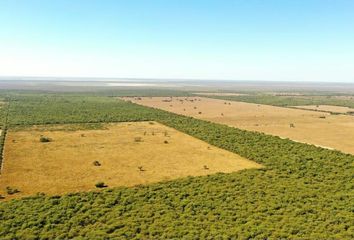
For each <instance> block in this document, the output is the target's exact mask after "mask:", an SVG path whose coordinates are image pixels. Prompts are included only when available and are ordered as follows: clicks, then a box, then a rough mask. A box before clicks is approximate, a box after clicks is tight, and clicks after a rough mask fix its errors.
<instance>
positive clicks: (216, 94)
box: [193, 92, 248, 96]
mask: <svg viewBox="0 0 354 240" xmlns="http://www.w3.org/2000/svg"><path fill="white" fill-rule="evenodd" d="M193 94H197V95H205V96H245V95H248V94H245V93H226V92H196V93H193Z"/></svg>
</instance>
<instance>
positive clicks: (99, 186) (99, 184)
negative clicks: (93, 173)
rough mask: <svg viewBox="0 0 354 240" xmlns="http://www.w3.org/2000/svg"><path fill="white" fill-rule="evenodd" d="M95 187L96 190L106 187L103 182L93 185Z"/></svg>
mask: <svg viewBox="0 0 354 240" xmlns="http://www.w3.org/2000/svg"><path fill="white" fill-rule="evenodd" d="M95 186H96V188H105V187H107V185H106V184H104V182H98V183H96V184H95Z"/></svg>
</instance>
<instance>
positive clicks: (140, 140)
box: [134, 137, 143, 142]
mask: <svg viewBox="0 0 354 240" xmlns="http://www.w3.org/2000/svg"><path fill="white" fill-rule="evenodd" d="M142 141H143V140H142V139H141V137H135V138H134V142H142Z"/></svg>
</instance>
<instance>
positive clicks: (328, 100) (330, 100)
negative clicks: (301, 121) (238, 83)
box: [207, 94, 354, 108]
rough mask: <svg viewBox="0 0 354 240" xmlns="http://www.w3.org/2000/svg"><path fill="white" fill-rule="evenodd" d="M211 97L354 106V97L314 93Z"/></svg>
mask: <svg viewBox="0 0 354 240" xmlns="http://www.w3.org/2000/svg"><path fill="white" fill-rule="evenodd" d="M207 97H210V98H216V99H223V100H230V101H240V102H248V103H257V104H267V105H273V106H280V107H289V106H301V105H333V106H343V107H351V108H354V96H353V99H341V98H337V97H336V96H332V95H325V96H321V95H313V96H309V95H307V96H275V95H266V94H252V95H241V96H207Z"/></svg>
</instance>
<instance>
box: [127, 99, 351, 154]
mask: <svg viewBox="0 0 354 240" xmlns="http://www.w3.org/2000/svg"><path fill="white" fill-rule="evenodd" d="M125 99H126V100H131V101H133V102H135V103H138V104H141V105H144V106H149V107H154V108H160V109H163V110H166V111H171V112H174V113H178V114H183V115H187V116H192V117H195V118H199V119H203V120H208V121H212V122H217V123H222V124H227V125H229V126H233V127H237V128H241V129H245V130H250V131H258V132H263V133H267V134H271V135H275V136H280V137H282V138H290V139H292V140H295V141H299V142H304V143H308V144H314V145H317V146H321V147H324V148H329V149H337V150H340V151H343V152H346V153H354V118H353V117H352V116H345V115H331V114H329V113H323V112H316V111H307V110H299V109H290V108H282V107H275V106H268V105H261V104H252V103H244V102H235V101H226V100H219V99H211V98H203V97H189V98H187V97H173V98H162V97H155V98H125ZM139 99H140V100H139ZM339 129H342V130H343V131H338V130H339Z"/></svg>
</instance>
